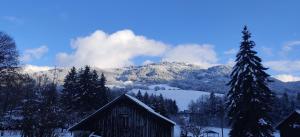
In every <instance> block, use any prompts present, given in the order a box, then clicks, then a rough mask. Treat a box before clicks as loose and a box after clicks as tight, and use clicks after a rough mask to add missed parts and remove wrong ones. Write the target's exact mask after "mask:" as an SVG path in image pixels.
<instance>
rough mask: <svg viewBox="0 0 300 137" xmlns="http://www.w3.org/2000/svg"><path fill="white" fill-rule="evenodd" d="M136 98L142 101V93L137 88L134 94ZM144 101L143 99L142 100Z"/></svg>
mask: <svg viewBox="0 0 300 137" xmlns="http://www.w3.org/2000/svg"><path fill="white" fill-rule="evenodd" d="M136 98H137V99H139V100H140V101H143V95H142V93H141V91H140V90H139V91H138V93H137V94H136ZM143 102H144V101H143Z"/></svg>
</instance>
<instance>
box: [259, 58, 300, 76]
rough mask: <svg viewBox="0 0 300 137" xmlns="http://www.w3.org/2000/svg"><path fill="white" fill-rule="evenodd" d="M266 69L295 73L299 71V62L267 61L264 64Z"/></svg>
mask: <svg viewBox="0 0 300 137" xmlns="http://www.w3.org/2000/svg"><path fill="white" fill-rule="evenodd" d="M265 64H266V66H267V67H270V68H271V69H273V70H275V71H279V72H289V73H291V72H297V71H300V60H294V61H291V60H278V61H268V62H266V63H265Z"/></svg>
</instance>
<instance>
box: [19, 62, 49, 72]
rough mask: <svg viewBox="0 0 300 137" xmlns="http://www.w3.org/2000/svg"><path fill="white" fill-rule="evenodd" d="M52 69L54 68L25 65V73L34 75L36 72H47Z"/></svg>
mask: <svg viewBox="0 0 300 137" xmlns="http://www.w3.org/2000/svg"><path fill="white" fill-rule="evenodd" d="M50 69H52V67H49V66H35V65H29V64H28V65H25V67H24V69H23V71H24V72H25V73H34V72H39V71H47V70H50Z"/></svg>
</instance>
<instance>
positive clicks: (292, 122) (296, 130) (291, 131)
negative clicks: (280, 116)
mask: <svg viewBox="0 0 300 137" xmlns="http://www.w3.org/2000/svg"><path fill="white" fill-rule="evenodd" d="M276 128H277V129H278V130H279V131H280V136H281V137H300V110H295V111H294V112H293V113H291V114H290V115H289V116H288V117H287V118H286V119H284V120H283V121H282V122H280V123H279V124H278V126H277V127H276Z"/></svg>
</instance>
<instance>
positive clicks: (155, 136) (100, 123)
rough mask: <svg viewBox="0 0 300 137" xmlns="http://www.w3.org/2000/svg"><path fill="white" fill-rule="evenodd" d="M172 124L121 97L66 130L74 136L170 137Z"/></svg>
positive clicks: (133, 101) (143, 106)
mask: <svg viewBox="0 0 300 137" xmlns="http://www.w3.org/2000/svg"><path fill="white" fill-rule="evenodd" d="M174 125H175V123H174V122H173V121H171V120H169V119H168V118H166V117H164V116H162V115H160V114H158V113H156V112H155V111H154V110H153V109H151V108H150V107H148V106H147V105H145V104H144V103H142V102H141V101H139V100H138V99H136V98H134V97H132V96H130V95H128V94H124V95H121V96H120V97H118V98H116V99H115V100H113V101H112V102H110V103H108V104H106V105H105V106H103V107H102V108H100V109H99V110H97V111H96V112H95V113H93V114H92V115H90V116H88V117H87V118H85V119H83V120H82V121H80V122H79V123H78V124H76V125H74V126H73V127H71V128H69V131H71V132H73V133H74V136H75V137H88V136H99V137H173V130H174Z"/></svg>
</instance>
